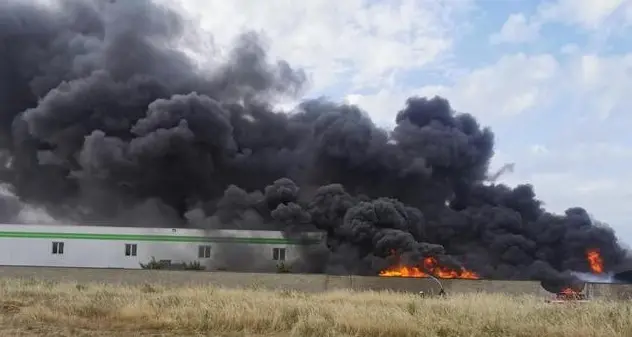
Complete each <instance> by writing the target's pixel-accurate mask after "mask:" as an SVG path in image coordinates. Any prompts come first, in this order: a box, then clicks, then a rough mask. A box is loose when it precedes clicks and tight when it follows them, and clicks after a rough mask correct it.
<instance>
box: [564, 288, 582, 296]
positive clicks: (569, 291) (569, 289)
mask: <svg viewBox="0 0 632 337" xmlns="http://www.w3.org/2000/svg"><path fill="white" fill-rule="evenodd" d="M560 294H562V295H575V294H578V292H577V291H575V290H573V289H571V288H564V289H562V291H560Z"/></svg>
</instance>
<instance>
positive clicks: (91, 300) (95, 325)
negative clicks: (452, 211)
mask: <svg viewBox="0 0 632 337" xmlns="http://www.w3.org/2000/svg"><path fill="white" fill-rule="evenodd" d="M0 327H1V328H0V336H275V337H276V336H278V337H281V336H282V337H286V336H301V337H310V336H314V337H325V336H363V337H373V336H375V337H377V336H381V337H391V336H393V337H394V336H438V337H448V336H498V337H512V336H524V337H527V336H529V337H531V336H559V337H562V336H568V337H588V336H595V337H597V336H604V337H605V336H608V337H617V336H632V303H630V302H627V303H626V302H591V303H588V304H584V305H552V304H546V303H544V301H543V299H541V298H539V299H538V298H534V297H508V296H503V295H482V294H479V295H468V296H466V295H461V296H457V295H454V296H450V297H449V298H447V299H440V298H427V299H422V298H420V297H418V296H416V295H413V294H411V295H404V294H394V293H386V292H361V293H360V292H358V293H350V292H345V291H336V292H331V293H326V294H304V293H296V292H290V291H283V292H270V291H264V290H257V289H244V290H236V289H232V290H231V289H219V288H211V287H204V288H202V287H197V288H191V287H189V288H164V287H159V286H152V285H145V286H138V287H116V286H112V285H97V284H86V285H78V284H69V283H52V282H50V283H47V282H39V281H19V280H9V279H3V280H0Z"/></svg>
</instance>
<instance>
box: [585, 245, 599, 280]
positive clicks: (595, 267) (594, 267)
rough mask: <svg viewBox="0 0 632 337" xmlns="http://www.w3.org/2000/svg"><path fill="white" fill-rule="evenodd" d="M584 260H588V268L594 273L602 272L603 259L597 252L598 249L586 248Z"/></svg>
mask: <svg viewBox="0 0 632 337" xmlns="http://www.w3.org/2000/svg"><path fill="white" fill-rule="evenodd" d="M586 260H588V264H589V266H590V270H591V271H592V272H593V273H594V274H601V273H603V259H602V258H601V254H599V250H597V249H590V250H588V252H586Z"/></svg>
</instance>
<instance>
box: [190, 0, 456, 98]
mask: <svg viewBox="0 0 632 337" xmlns="http://www.w3.org/2000/svg"><path fill="white" fill-rule="evenodd" d="M467 2H468V1H456V2H455V1H450V0H444V1H431V0H397V1H388V2H376V1H369V0H349V1H339V2H335V3H334V2H331V1H326V0H305V1H285V0H270V1H250V0H234V1H223V0H180V3H181V4H182V5H183V6H184V8H185V9H186V10H188V11H190V12H191V13H193V14H195V15H196V16H197V17H198V19H199V20H200V21H201V24H202V26H203V27H204V29H207V30H209V31H211V32H212V33H213V34H215V41H214V42H215V43H216V44H218V45H221V46H225V45H227V44H229V43H230V42H231V41H232V39H233V38H234V36H236V35H237V34H238V33H240V32H241V31H243V30H246V29H248V30H250V29H252V30H256V31H260V32H264V33H265V35H266V36H267V37H269V41H270V48H271V55H272V56H273V57H281V58H283V59H285V60H287V61H288V62H290V64H292V65H294V66H297V67H301V68H304V69H305V70H307V71H308V72H309V73H311V74H312V75H313V76H312V77H313V78H312V81H313V89H314V90H321V89H326V88H328V87H330V86H332V85H334V84H336V83H339V82H341V81H350V82H351V83H352V85H353V86H354V87H355V88H357V89H360V88H377V87H380V86H381V85H383V84H384V83H385V81H388V78H389V75H392V74H393V73H396V72H402V71H407V70H414V69H420V68H423V67H426V66H428V65H430V64H432V63H433V62H436V61H438V60H440V59H441V57H442V56H443V54H444V53H446V52H448V51H449V50H450V48H451V47H452V43H453V40H452V32H453V31H454V29H456V28H455V26H454V22H455V20H454V19H453V17H454V16H455V15H457V14H456V13H459V8H466V6H465V5H466V4H467ZM462 3H463V4H462Z"/></svg>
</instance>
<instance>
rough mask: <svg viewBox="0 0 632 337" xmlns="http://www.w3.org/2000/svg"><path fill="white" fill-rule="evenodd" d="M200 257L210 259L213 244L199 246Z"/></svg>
mask: <svg viewBox="0 0 632 337" xmlns="http://www.w3.org/2000/svg"><path fill="white" fill-rule="evenodd" d="M198 257H199V258H200V259H208V258H210V257H211V246H199V247H198Z"/></svg>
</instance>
